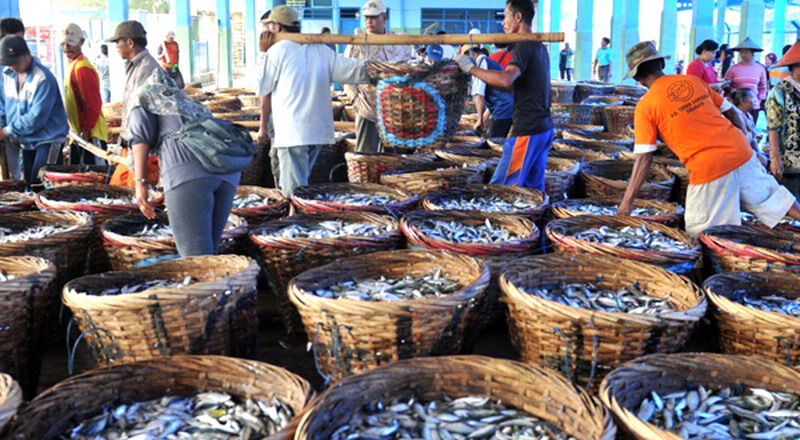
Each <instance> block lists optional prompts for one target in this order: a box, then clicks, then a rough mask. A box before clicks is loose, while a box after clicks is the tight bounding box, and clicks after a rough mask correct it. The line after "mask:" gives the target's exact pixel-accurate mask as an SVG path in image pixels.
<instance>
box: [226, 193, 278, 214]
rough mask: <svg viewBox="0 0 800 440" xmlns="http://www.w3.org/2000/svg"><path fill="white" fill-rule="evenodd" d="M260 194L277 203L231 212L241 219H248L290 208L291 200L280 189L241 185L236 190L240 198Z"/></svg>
mask: <svg viewBox="0 0 800 440" xmlns="http://www.w3.org/2000/svg"><path fill="white" fill-rule="evenodd" d="M253 193H255V194H258V195H260V196H261V197H265V198H266V199H267V200H274V201H275V203H272V204H267V205H262V206H254V207H252V208H236V207H233V208H231V212H232V213H234V214H236V215H238V216H241V217H248V216H255V215H260V214H262V213H264V211H269V210H274V211H284V210H285V209H287V208H288V207H289V199H288V198H287V197H286V196H285V195H284V194H283V192H282V191H281V190H280V189H277V188H264V187H262V186H255V185H239V187H238V188H236V195H237V196H239V197H246V196H247V195H249V194H253Z"/></svg>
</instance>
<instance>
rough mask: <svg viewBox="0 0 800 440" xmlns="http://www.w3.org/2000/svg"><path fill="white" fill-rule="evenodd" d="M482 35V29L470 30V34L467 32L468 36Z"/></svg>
mask: <svg viewBox="0 0 800 440" xmlns="http://www.w3.org/2000/svg"><path fill="white" fill-rule="evenodd" d="M480 33H481V30H480V29H478V28H472V29H470V30H469V32H467V35H476V34H480Z"/></svg>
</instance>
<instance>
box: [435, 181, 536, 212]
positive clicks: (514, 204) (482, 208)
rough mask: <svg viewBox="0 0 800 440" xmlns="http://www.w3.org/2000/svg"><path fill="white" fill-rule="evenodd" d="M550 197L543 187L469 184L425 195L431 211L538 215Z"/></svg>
mask: <svg viewBox="0 0 800 440" xmlns="http://www.w3.org/2000/svg"><path fill="white" fill-rule="evenodd" d="M549 200H550V198H549V197H548V196H547V195H546V194H544V193H542V192H541V191H539V190H535V189H530V188H524V187H521V186H508V185H467V186H463V187H459V188H450V189H443V190H439V191H436V192H433V193H430V194H428V195H426V196H425V198H424V199H422V208H423V209H425V210H428V211H474V212H488V213H498V214H513V215H522V216H526V217H530V218H532V219H537V218H539V216H541V215H542V213H543V212H544V211H546V210H547V207H548V203H549Z"/></svg>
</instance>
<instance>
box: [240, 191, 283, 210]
mask: <svg viewBox="0 0 800 440" xmlns="http://www.w3.org/2000/svg"><path fill="white" fill-rule="evenodd" d="M274 204H275V200H272V199H270V198H267V197H264V196H261V195H258V194H256V193H250V194H248V195H247V196H245V197H242V196H240V195H236V197H234V198H233V209H249V208H258V207H261V206H269V205H274Z"/></svg>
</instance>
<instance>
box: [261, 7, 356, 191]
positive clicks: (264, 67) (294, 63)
mask: <svg viewBox="0 0 800 440" xmlns="http://www.w3.org/2000/svg"><path fill="white" fill-rule="evenodd" d="M263 23H264V24H266V25H267V30H266V31H265V32H263V33H262V34H261V37H260V38H259V49H261V51H262V52H265V54H264V57H263V59H262V63H261V65H260V66H259V69H260V70H259V72H258V86H257V92H258V95H259V96H261V97H262V106H261V126H260V128H259V135H258V137H259V139H264V138H266V131H267V122H266V121H268V120H269V117H270V115H272V118H273V123H274V126H275V138H274V140H273V145H272V148H275V149H276V152H277V156H278V165H279V167H280V187H281V190H282V191H283V192H284V194H286V195H287V196H291V195H292V193H293V192H294V190H295V189H297V188H298V187H300V186H304V185H308V179H309V177H310V175H311V169H312V167H313V166H314V162H315V161H316V159H317V155H319V152H320V149H321V148H322V146H323V145H330V144H333V143H334V142H335V139H334V131H333V113H332V112H331V93H330V87H331V83H333V82H338V83H342V84H363V83H366V82H367V80H368V79H369V78H368V76H367V73H366V71H365V70H364V67H363V63H361V62H359V61H356V60H350V59H347V58H344V57H341V56H337V55H336V54H335V53H334V52H333V51H332V50H331V49H330V48H329V47H327V46H325V45H324V44H299V43H295V42H292V41H289V40H280V41H278V42H275V43H274V44H273V42H274V41H275V33H278V32H286V33H299V32H300V17H299V16H298V14H297V11H295V10H294V9H292V8H290V7H288V6H284V5H281V6H277V7H275V8H274V9H273V10H272V11H271V12H270V14H269V16H268V17H267V18H266V19H265V20H264V21H263Z"/></svg>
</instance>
